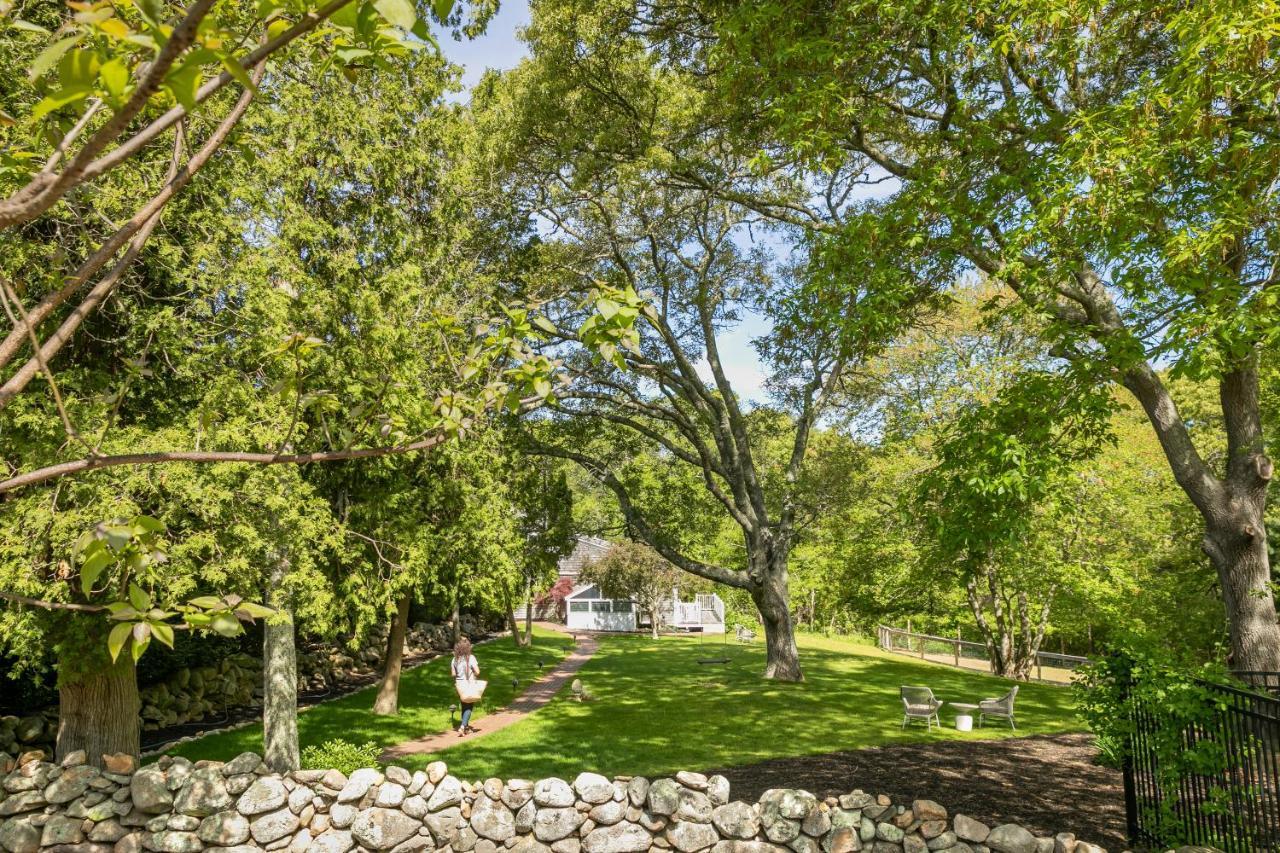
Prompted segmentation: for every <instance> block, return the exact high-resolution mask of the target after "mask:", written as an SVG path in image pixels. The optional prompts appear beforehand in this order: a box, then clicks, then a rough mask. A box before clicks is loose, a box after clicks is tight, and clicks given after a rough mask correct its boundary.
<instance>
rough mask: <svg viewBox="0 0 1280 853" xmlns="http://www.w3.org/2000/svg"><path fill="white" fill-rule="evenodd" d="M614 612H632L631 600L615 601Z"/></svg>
mask: <svg viewBox="0 0 1280 853" xmlns="http://www.w3.org/2000/svg"><path fill="white" fill-rule="evenodd" d="M613 612H614V613H630V612H631V602H630V601H615V602H614V603H613Z"/></svg>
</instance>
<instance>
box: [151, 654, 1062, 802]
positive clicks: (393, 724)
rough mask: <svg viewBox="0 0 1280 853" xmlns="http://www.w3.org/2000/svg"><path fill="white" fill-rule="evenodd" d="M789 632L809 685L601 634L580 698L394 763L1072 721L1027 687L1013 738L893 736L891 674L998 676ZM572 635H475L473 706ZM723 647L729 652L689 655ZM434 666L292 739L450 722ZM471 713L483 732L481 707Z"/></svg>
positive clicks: (809, 740) (532, 761)
mask: <svg viewBox="0 0 1280 853" xmlns="http://www.w3.org/2000/svg"><path fill="white" fill-rule="evenodd" d="M799 642H800V647H801V658H802V663H803V666H804V669H805V676H806V680H805V682H804V683H802V684H782V683H777V682H769V681H764V680H762V679H761V677H760V673H761V672H762V671H763V670H764V649H763V647H762V646H761V645H760V644H759V643H756V644H755V645H752V646H741V645H737V644H734V643H732V642H730V643H729V644H727V645H724V644H722V643H721V641H720V640H719V639H714V640H713V639H712V638H706V639H705V640H703V641H700V640H698V639H696V638H688V637H664V638H662V639H660V640H657V641H654V640H650V639H648V638H643V637H633V636H618V637H604V638H602V639H601V643H600V650H599V651H598V652H597V653H596V655H595V657H594V658H592V659H591V660H590V661H589V662H588V663H587V664H586V666H585V667H583V669H582V671H581V672H580V677H581V678H582V680H583V682H584V683H585V684H586V686H587V689H588V690H589V691H590V693H591V694H592V695H593V696H594V697H595V698H594V699H593V701H590V702H585V703H584V702H577V701H575V700H574V699H573V698H572V697H571V696H570V695H569V693H568V691H564V692H562V693H561V694H560V695H559V696H557V697H556V698H555V699H553V700H552V701H551V703H550V704H549V705H548V706H547V707H545V708H543V709H542V710H541V711H539V712H537V713H535V714H533V715H531V716H529V717H528V718H527V719H525V720H523V721H521V722H519V723H517V724H515V725H513V726H511V727H509V728H506V729H503V730H501V731H498V732H494V733H492V734H487V735H485V736H484V737H482V738H477V739H474V740H470V741H463V742H460V743H459V744H458V746H456V747H452V748H450V749H447V750H445V751H444V752H441V753H436V754H433V755H421V756H412V757H408V758H405V759H402V760H401V761H400V762H398V763H401V764H404V765H405V766H409V767H421V766H424V765H425V764H426V763H427V762H428V761H431V760H434V759H435V758H436V757H440V758H443V759H444V760H446V761H448V762H449V765H450V768H451V769H452V770H453V771H454V772H456V773H458V775H460V776H462V777H464V778H469V779H484V778H487V777H490V776H498V777H502V778H511V777H525V778H534V779H536V778H540V777H545V776H551V775H561V776H570V777H572V776H573V775H576V774H577V773H578V772H579V771H582V770H595V771H598V772H601V773H605V774H607V775H612V774H619V773H629V774H645V775H650V776H654V775H660V774H664V773H671V772H673V771H675V770H680V769H707V768H713V767H728V766H734V765H740V764H749V763H752V762H756V761H762V760H765V759H768V758H776V757H781V756H793V755H806V754H813V753H822V752H832V751H836V750H845V749H858V748H860V747H865V746H875V745H878V744H885V743H894V742H912V741H915V742H926V743H927V742H933V741H944V740H954V739H957V738H970V739H982V738H992V737H1007V736H1010V735H1014V734H1019V735H1022V734H1045V733H1052V732H1064V731H1080V730H1083V728H1084V726H1083V723H1082V722H1081V721H1080V720H1079V719H1078V718H1077V717H1076V715H1075V710H1074V706H1073V704H1072V701H1071V693H1070V691H1069V690H1068V689H1066V688H1063V687H1056V686H1051V685H1043V684H1024V685H1023V686H1022V689H1021V691H1020V692H1019V694H1018V731H1017V732H1016V733H1015V732H1011V731H1009V730H1008V729H1007V728H1001V727H999V726H996V727H993V728H988V729H983V730H975V731H974V732H972V733H961V732H957V731H955V730H954V729H953V728H949V726H951V724H952V722H953V719H954V716H955V715H954V712H953V711H952V710H951V709H950V708H947V707H944V708H943V711H942V718H943V722H944V723H945V724H946V725H947V726H948V728H944V729H943V730H942V731H938V730H936V729H935V730H934V731H932V732H926V731H925V730H924V729H923V728H918V727H917V728H912V729H908V730H907V731H905V732H904V731H902V730H901V728H900V723H901V720H902V717H901V703H900V701H899V699H898V687H899V686H900V685H903V684H927V685H928V686H930V687H932V688H933V690H934V692H935V693H936V694H937V696H938V697H939V698H940V699H942V700H943V701H944V702H945V701H955V702H977V701H978V700H979V699H982V698H985V697H987V696H994V695H998V694H1000V693H1003V692H1004V691H1005V690H1006V689H1008V686H1007V685H1008V682H1005V681H1003V680H1001V679H997V678H993V677H991V676H988V675H983V674H981V673H975V672H970V671H966V670H958V669H953V668H951V667H947V666H942V665H939V664H932V663H927V662H922V661H918V660H912V659H911V658H907V657H903V656H901V655H895V654H891V653H888V652H883V651H881V650H879V649H877V648H875V647H874V646H870V645H866V644H864V643H859V642H854V641H849V640H842V639H838V638H824V637H818V636H803V635H802V636H801V637H799ZM570 645H571V641H570V639H569V638H568V637H567V636H564V635H556V634H548V633H542V634H539V636H538V640H537V645H535V647H534V648H533V649H532V650H529V649H519V650H518V649H516V648H515V647H514V646H513V645H512V644H511V642H510V641H509V640H499V641H496V642H494V643H488V644H485V645H483V646H481V647H480V648H479V649H478V655H479V657H480V660H481V664H482V666H484V668H485V675H486V676H487V677H488V678H489V680H490V687H489V691H488V693H487V694H486V697H485V698H486V702H485V704H484V707H483V708H482V709H481V710H483V711H485V712H488V711H490V710H492V709H493V708H496V707H499V706H501V705H503V704H505V703H507V702H509V701H510V699H511V698H512V690H511V678H512V677H513V676H515V677H518V678H519V679H520V680H521V689H523V687H524V686H525V685H527V683H528V682H529V681H530V680H532V678H534V677H535V676H536V673H537V672H538V667H537V660H538V658H540V657H541V658H544V659H546V660H551V659H552V658H553V657H554V659H555V660H559V659H560V658H561V657H563V656H564V655H565V654H566V653H567V651H568V649H569V647H570ZM725 656H727V657H728V658H729V661H728V663H724V664H718V663H700V661H708V660H714V659H718V658H721V657H725ZM447 666H448V661H447V659H444V658H440V659H437V660H435V661H432V662H431V663H429V664H427V665H425V666H422V667H418V668H417V669H414V670H411V671H409V672H406V673H405V676H404V680H403V683H402V685H401V697H400V707H401V712H400V714H399V716H396V717H375V716H373V714H372V713H370V711H369V708H370V707H371V705H372V703H373V688H368V689H365V690H362V691H360V692H358V693H354V694H352V695H350V696H347V697H344V698H342V699H339V700H335V701H333V702H327V703H324V704H322V705H319V706H317V707H315V708H313V709H310V710H308V711H307V712H305V713H303V714H302V715H301V717H300V718H299V724H298V727H299V733H300V737H301V740H302V745H303V747H304V748H305V747H306V746H308V745H310V744H313V743H320V742H323V741H326V740H329V739H332V738H342V739H344V740H347V741H350V742H352V743H357V744H360V743H364V742H366V741H373V742H374V743H376V744H378V745H379V746H382V747H387V746H392V745H394V744H397V743H400V742H402V741H405V740H411V739H413V738H417V737H421V736H423V735H425V734H431V733H435V732H440V731H444V730H445V729H446V728H447V727H448V725H449V712H448V706H449V704H450V703H452V702H453V701H455V695H454V692H453V687H452V683H451V682H450V681H449V677H448V672H447ZM476 722H477V725H478V726H479V727H480V728H481V729H483V728H484V722H483V717H482V716H477V718H476ZM261 747H262V733H261V727H260V726H254V727H251V728H247V729H242V730H240V731H236V732H228V733H226V734H220V735H211V736H209V737H206V738H203V739H201V740H199V741H196V742H193V743H190V744H184V745H183V746H182V747H180V748H178V749H175V750H173V752H174V754H178V755H185V756H187V757H188V758H192V759H198V758H218V759H223V760H225V759H228V758H231V757H233V756H234V755H236V754H237V753H239V752H242V751H244V750H260V749H261Z"/></svg>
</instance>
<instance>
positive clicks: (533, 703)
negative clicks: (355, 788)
mask: <svg viewBox="0 0 1280 853" xmlns="http://www.w3.org/2000/svg"><path fill="white" fill-rule="evenodd" d="M598 647H599V641H598V640H596V639H595V638H594V637H590V636H579V637H578V644H577V645H576V646H575V647H574V648H573V650H572V651H571V652H570V653H569V655H568V656H567V657H565V658H564V660H562V661H560V663H559V664H558V665H557V666H556V667H555V668H554V669H551V670H548V671H547V672H546V673H544V674H543V675H542V676H541V677H540V678H539V679H538V680H537V681H535V682H533V683H532V684H530V685H529V687H528V688H527V689H526V690H525V691H524V692H523V693H521V694H520V696H519V698H517V699H515V700H514V701H513V702H512V703H511V704H510V705H508V706H507V707H505V708H502V709H500V710H498V711H495V712H494V713H492V714H489V715H488V716H486V717H485V718H484V723H483V724H482V725H480V726H473V728H475V730H476V731H475V734H472V735H470V736H469V737H471V738H472V739H475V738H478V737H485V736H486V735H490V734H493V733H494V732H498V731H501V730H502V729H505V728H507V727H508V726H514V725H515V724H516V723H518V722H520V721H521V720H523V719H524V718H525V717H527V716H529V715H530V714H532V713H533V712H534V711H537V710H538V709H540V708H542V706H544V705H546V704H547V703H548V702H550V701H551V699H552V698H553V697H554V696H555V695H556V693H558V692H559V691H560V688H562V687H564V685H565V684H566V683H568V681H569V679H571V678H573V677H574V676H575V675H576V674H577V672H578V670H579V669H581V668H582V666H583V665H584V664H585V663H586V662H587V661H589V660H591V656H592V655H593V654H595V653H596V649H597V648H598ZM460 737H461V736H460V735H458V734H457V733H455V732H452V731H443V732H439V733H437V734H430V735H427V736H426V737H421V738H417V739H415V740H410V741H405V742H404V743H402V744H398V745H397V746H393V747H391V748H390V749H387V750H385V751H383V753H382V755H381V757H379V759H378V760H379V761H381V762H383V763H386V764H390V763H399V762H401V761H403V760H404V759H405V758H406V757H407V756H410V755H427V754H430V753H433V752H439V751H440V750H443V749H446V748H448V747H450V746H453V745H454V744H456V743H457V742H458V740H459V739H460Z"/></svg>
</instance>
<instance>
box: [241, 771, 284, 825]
mask: <svg viewBox="0 0 1280 853" xmlns="http://www.w3.org/2000/svg"><path fill="white" fill-rule="evenodd" d="M288 801H289V791H288V790H287V789H286V788H285V786H284V782H282V781H281V780H280V779H279V778H278V777H275V776H260V777H258V779H257V780H256V781H255V782H254V783H253V784H252V785H250V786H249V789H248V790H246V791H245V792H244V793H243V794H241V795H240V799H239V800H237V801H236V811H238V812H240V814H242V815H248V816H250V817H252V816H253V815H258V814H265V813H267V812H272V811H275V810H276V809H278V808H280V807H281V806H283V805H284V804H285V803H286V802H288Z"/></svg>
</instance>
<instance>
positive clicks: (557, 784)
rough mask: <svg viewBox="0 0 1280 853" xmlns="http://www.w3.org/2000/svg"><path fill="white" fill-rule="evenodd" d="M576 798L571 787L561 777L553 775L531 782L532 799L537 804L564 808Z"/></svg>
mask: <svg viewBox="0 0 1280 853" xmlns="http://www.w3.org/2000/svg"><path fill="white" fill-rule="evenodd" d="M576 800H577V798H576V797H575V796H574V793H573V788H572V787H571V786H570V785H569V783H568V782H566V781H564V780H563V779H557V778H556V777H554V776H553V777H552V778H550V779H540V780H538V781H537V782H535V783H534V784H533V801H534V802H535V803H537V804H538V805H539V806H543V807H549V808H566V807H568V806H572V805H573V804H574V802H576Z"/></svg>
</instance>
